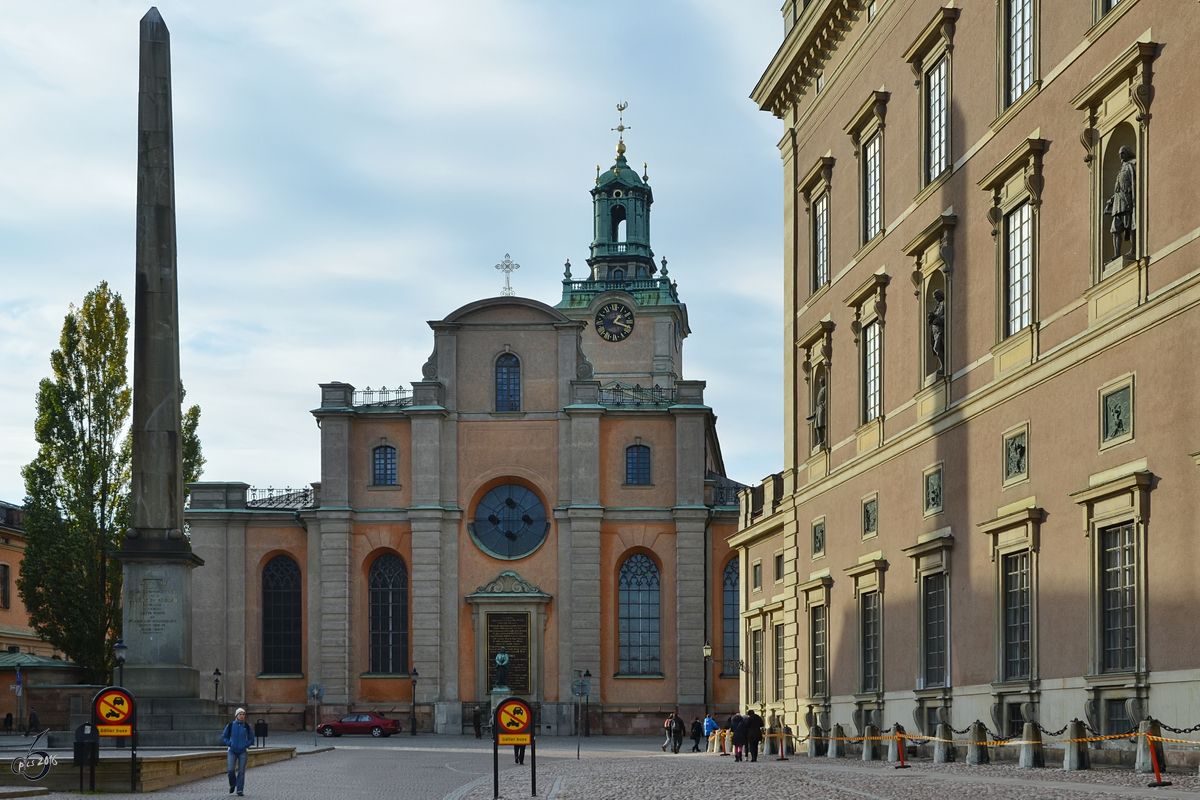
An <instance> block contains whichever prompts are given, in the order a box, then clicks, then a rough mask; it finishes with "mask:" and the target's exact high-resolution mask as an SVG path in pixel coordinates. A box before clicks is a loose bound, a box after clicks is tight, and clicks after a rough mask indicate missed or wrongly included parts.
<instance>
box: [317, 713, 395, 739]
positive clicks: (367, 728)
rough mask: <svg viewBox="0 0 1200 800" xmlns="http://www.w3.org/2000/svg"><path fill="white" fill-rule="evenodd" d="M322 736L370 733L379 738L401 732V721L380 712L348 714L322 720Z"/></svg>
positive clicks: (320, 728) (320, 729)
mask: <svg viewBox="0 0 1200 800" xmlns="http://www.w3.org/2000/svg"><path fill="white" fill-rule="evenodd" d="M317 730H319V731H320V732H321V735H322V736H341V735H342V734H343V733H363V734H368V733H369V734H370V735H372V736H374V737H375V738H376V739H378V738H379V737H380V736H391V735H392V734H393V733H399V732H400V723H398V722H397V721H396V720H394V719H388V718H387V717H381V716H379V715H378V714H347V715H346V716H344V717H342V718H341V719H335V720H332V721H330V722H322V723H321V725H320V727H318V728H317Z"/></svg>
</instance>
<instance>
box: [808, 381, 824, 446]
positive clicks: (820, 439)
mask: <svg viewBox="0 0 1200 800" xmlns="http://www.w3.org/2000/svg"><path fill="white" fill-rule="evenodd" d="M808 421H809V422H810V423H812V429H813V443H814V444H815V445H816V446H817V447H824V446H825V376H824V375H822V376H821V378H820V380H819V381H818V382H817V397H816V400H815V402H814V403H813V413H812V414H810V415H809V417H808Z"/></svg>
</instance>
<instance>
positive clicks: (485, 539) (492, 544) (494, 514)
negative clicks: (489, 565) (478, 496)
mask: <svg viewBox="0 0 1200 800" xmlns="http://www.w3.org/2000/svg"><path fill="white" fill-rule="evenodd" d="M467 527H468V529H469V530H470V531H471V538H472V539H474V540H475V544H477V545H479V547H480V549H481V550H483V551H484V552H485V553H487V554H488V555H492V556H495V557H496V558H504V559H514V558H523V557H525V556H527V555H529V554H530V553H532V552H533V551H534V550H537V549H538V547H540V546H541V544H542V542H544V541H545V540H546V534H547V533H549V532H550V523H549V522H548V521H547V519H546V507H545V506H543V505H542V501H541V500H539V499H538V496H537V495H536V494H534V493H533V492H531V491H530V490H529V489H526V488H525V487H524V486H519V485H517V484H515V483H507V484H505V485H503V486H497V487H496V488H495V489H492V490H491V491H490V492H488V493H487V494H485V495H484V496H483V499H482V500H480V501H479V505H477V506H475V521H474V522H473V523H471V524H470V525H468V526H467Z"/></svg>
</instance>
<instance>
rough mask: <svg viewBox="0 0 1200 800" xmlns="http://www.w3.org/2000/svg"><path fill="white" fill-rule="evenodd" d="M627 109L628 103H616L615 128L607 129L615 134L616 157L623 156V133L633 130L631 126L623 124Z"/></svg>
mask: <svg viewBox="0 0 1200 800" xmlns="http://www.w3.org/2000/svg"><path fill="white" fill-rule="evenodd" d="M627 108H629V103H626V102H620V103H617V127H615V128H609V130H613V131H616V132H617V155H619V156H623V155H625V131H631V130H633V126H632V125H626V124H625V109H627Z"/></svg>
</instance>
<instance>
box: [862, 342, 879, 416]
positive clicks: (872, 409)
mask: <svg viewBox="0 0 1200 800" xmlns="http://www.w3.org/2000/svg"><path fill="white" fill-rule="evenodd" d="M862 339H863V347H862V387H863V422H864V423H867V422H870V421H872V420H874V419H878V418H879V415H880V414H882V413H883V396H882V382H883V362H882V353H881V351H882V340H881V338H880V331H879V320H873V321H871V322H868V323H867V324H866V325H864V326H863V329H862Z"/></svg>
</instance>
